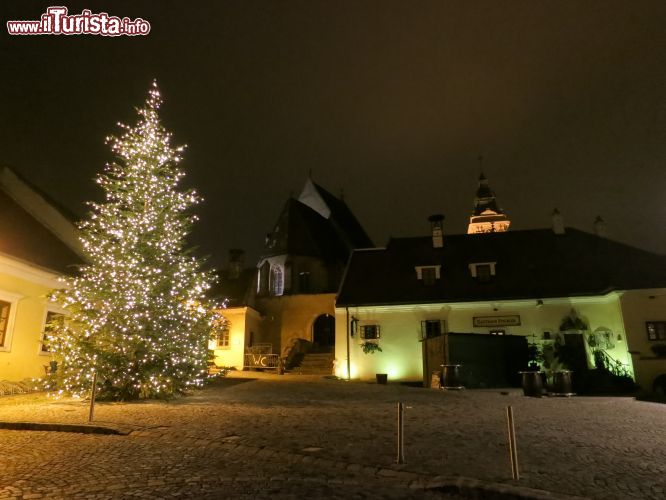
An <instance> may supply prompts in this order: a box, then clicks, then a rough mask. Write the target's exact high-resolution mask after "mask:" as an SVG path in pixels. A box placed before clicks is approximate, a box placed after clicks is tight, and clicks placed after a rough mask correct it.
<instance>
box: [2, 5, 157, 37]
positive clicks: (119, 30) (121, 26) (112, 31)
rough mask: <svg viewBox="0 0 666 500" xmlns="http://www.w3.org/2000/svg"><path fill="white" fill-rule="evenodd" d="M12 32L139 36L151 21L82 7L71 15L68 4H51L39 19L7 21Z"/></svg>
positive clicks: (12, 33) (17, 33) (19, 33)
mask: <svg viewBox="0 0 666 500" xmlns="http://www.w3.org/2000/svg"><path fill="white" fill-rule="evenodd" d="M7 32H8V33H9V34H10V35H101V36H139V35H147V34H148V33H150V23H149V22H148V21H146V20H144V19H141V18H140V17H137V18H136V19H130V18H129V17H123V18H120V17H118V16H110V15H109V14H107V13H106V12H100V13H99V14H93V13H92V11H90V10H88V9H83V10H82V11H81V13H80V14H73V15H71V16H70V15H69V14H68V10H67V7H62V6H53V7H48V8H47V9H46V12H45V13H44V14H42V17H41V19H39V20H38V21H7Z"/></svg>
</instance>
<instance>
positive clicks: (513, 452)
mask: <svg viewBox="0 0 666 500" xmlns="http://www.w3.org/2000/svg"><path fill="white" fill-rule="evenodd" d="M506 420H507V425H508V427H509V458H510V460H511V476H512V478H513V479H514V480H518V479H520V472H519V471H518V449H517V448H516V428H515V426H514V423H513V408H512V407H511V406H507V407H506Z"/></svg>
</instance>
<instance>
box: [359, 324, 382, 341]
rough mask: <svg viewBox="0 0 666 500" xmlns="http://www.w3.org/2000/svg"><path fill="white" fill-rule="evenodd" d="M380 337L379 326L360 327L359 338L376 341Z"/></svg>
mask: <svg viewBox="0 0 666 500" xmlns="http://www.w3.org/2000/svg"><path fill="white" fill-rule="evenodd" d="M379 336H380V333H379V325H363V326H361V338H362V339H365V340H373V339H378V338H379Z"/></svg>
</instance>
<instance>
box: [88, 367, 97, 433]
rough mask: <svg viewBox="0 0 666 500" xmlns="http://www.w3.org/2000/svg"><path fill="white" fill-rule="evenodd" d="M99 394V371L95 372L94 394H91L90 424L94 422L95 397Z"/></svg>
mask: <svg viewBox="0 0 666 500" xmlns="http://www.w3.org/2000/svg"><path fill="white" fill-rule="evenodd" d="M96 393H97V371H94V372H93V381H92V392H91V394H90V414H89V415H88V422H92V421H93V415H94V413H95V395H96Z"/></svg>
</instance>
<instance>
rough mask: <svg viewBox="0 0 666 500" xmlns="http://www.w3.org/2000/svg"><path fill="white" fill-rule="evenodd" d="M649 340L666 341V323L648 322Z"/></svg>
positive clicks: (646, 324)
mask: <svg viewBox="0 0 666 500" xmlns="http://www.w3.org/2000/svg"><path fill="white" fill-rule="evenodd" d="M645 327H646V328H647V334H648V340H666V321H646V322H645Z"/></svg>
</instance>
